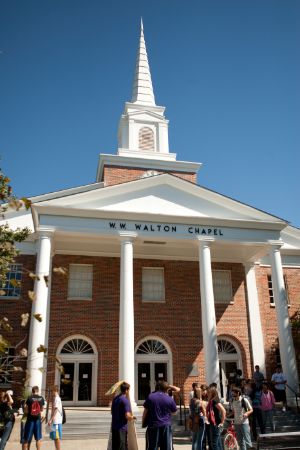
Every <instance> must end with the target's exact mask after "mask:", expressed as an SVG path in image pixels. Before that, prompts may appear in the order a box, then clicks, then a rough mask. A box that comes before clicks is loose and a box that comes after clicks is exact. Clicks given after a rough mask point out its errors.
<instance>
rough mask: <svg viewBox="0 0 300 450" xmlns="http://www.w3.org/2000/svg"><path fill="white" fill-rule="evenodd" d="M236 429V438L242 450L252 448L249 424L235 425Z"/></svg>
mask: <svg viewBox="0 0 300 450" xmlns="http://www.w3.org/2000/svg"><path fill="white" fill-rule="evenodd" d="M234 428H235V431H236V438H237V441H238V444H239V447H240V450H247V448H251V447H252V442H251V436H250V426H249V424H248V423H235V424H234Z"/></svg>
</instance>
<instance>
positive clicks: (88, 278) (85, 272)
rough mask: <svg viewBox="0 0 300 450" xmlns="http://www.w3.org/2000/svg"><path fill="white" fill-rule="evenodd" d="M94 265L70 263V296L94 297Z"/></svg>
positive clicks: (80, 297)
mask: <svg viewBox="0 0 300 450" xmlns="http://www.w3.org/2000/svg"><path fill="white" fill-rule="evenodd" d="M92 289H93V266H92V265H88V264H70V267H69V286H68V298H77V299H78V298H79V299H87V300H89V299H92Z"/></svg>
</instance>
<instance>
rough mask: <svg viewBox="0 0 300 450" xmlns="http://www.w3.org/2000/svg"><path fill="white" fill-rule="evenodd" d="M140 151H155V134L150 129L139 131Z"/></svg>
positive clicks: (144, 128) (143, 128)
mask: <svg viewBox="0 0 300 450" xmlns="http://www.w3.org/2000/svg"><path fill="white" fill-rule="evenodd" d="M139 149H140V150H154V133H153V130H151V128H149V127H142V128H141V129H140V131H139Z"/></svg>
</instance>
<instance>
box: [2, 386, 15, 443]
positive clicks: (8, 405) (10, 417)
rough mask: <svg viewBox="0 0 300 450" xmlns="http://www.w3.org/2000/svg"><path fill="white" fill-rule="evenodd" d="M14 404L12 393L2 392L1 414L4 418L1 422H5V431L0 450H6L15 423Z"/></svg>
mask: <svg viewBox="0 0 300 450" xmlns="http://www.w3.org/2000/svg"><path fill="white" fill-rule="evenodd" d="M13 402H14V401H13V399H12V391H7V392H1V394H0V414H1V418H2V419H1V420H2V421H3V422H4V429H3V432H2V436H1V441H0V450H4V448H5V446H6V443H7V441H8V439H9V437H10V434H11V432H12V429H13V426H14V423H15V416H14V412H13V410H12V404H13Z"/></svg>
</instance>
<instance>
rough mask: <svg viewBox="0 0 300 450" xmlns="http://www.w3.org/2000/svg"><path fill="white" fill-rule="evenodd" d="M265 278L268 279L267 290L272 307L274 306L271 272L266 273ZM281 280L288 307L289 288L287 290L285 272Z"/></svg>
mask: <svg viewBox="0 0 300 450" xmlns="http://www.w3.org/2000/svg"><path fill="white" fill-rule="evenodd" d="M267 280H268V291H269V302H270V306H271V307H272V308H275V302H274V291H273V280H272V275H271V274H268V275H267ZM283 280H284V289H285V293H286V301H287V305H288V307H290V299H289V290H288V283H287V276H286V275H285V274H284V275H283Z"/></svg>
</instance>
